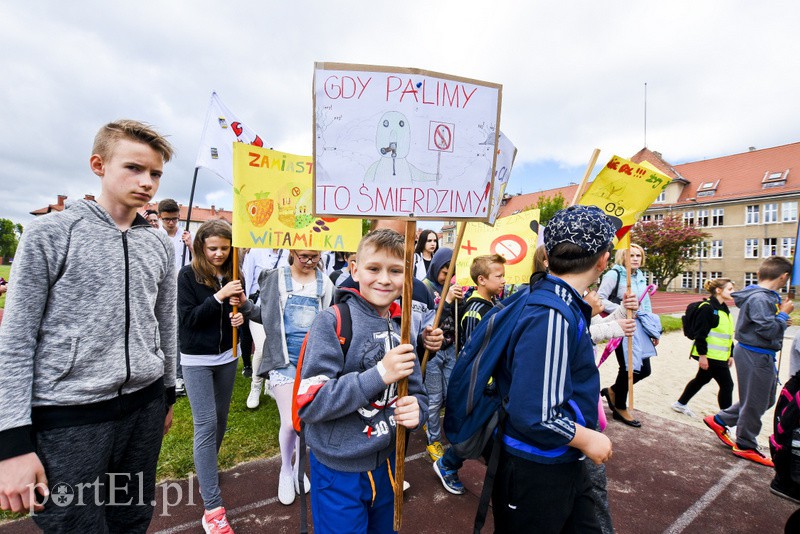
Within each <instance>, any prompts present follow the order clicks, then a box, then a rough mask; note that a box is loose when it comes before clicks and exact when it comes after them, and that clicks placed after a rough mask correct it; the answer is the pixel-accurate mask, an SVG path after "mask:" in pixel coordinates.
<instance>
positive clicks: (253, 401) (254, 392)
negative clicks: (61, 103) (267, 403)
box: [247, 379, 261, 410]
mask: <svg viewBox="0 0 800 534" xmlns="http://www.w3.org/2000/svg"><path fill="white" fill-rule="evenodd" d="M260 403H261V381H260V380H256V379H253V381H252V383H251V384H250V394H249V395H248V396H247V407H248V408H250V409H251V410H255V409H256V408H258V405H259V404H260Z"/></svg>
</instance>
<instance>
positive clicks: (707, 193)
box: [695, 180, 719, 198]
mask: <svg viewBox="0 0 800 534" xmlns="http://www.w3.org/2000/svg"><path fill="white" fill-rule="evenodd" d="M718 185H719V180H717V181H716V182H703V183H701V184H700V185H699V186H698V187H697V192H696V193H695V196H697V198H700V197H713V196H714V193H715V192H716V191H717V186H718Z"/></svg>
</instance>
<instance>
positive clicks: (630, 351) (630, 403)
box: [625, 238, 633, 410]
mask: <svg viewBox="0 0 800 534" xmlns="http://www.w3.org/2000/svg"><path fill="white" fill-rule="evenodd" d="M629 239H630V238H629ZM625 273H626V274H627V275H628V281H627V283H626V286H627V290H626V293H630V292H631V244H630V240H629V241H628V250H626V251H625ZM627 317H628V319H633V310H631V309H628V310H627ZM628 409H630V410H633V336H632V335H630V336H628Z"/></svg>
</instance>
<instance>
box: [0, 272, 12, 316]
mask: <svg viewBox="0 0 800 534" xmlns="http://www.w3.org/2000/svg"><path fill="white" fill-rule="evenodd" d="M10 275H11V266H10V265H0V278H5V279H6V282H8V278H9V276H10ZM5 307H6V294H5V293H3V296H2V297H0V309H2V308H5Z"/></svg>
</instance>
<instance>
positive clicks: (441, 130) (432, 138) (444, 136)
mask: <svg viewBox="0 0 800 534" xmlns="http://www.w3.org/2000/svg"><path fill="white" fill-rule="evenodd" d="M454 130H455V125H453V124H448V123H446V122H434V121H431V123H430V129H429V137H428V149H429V150H434V151H436V152H452V151H453V132H454Z"/></svg>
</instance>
